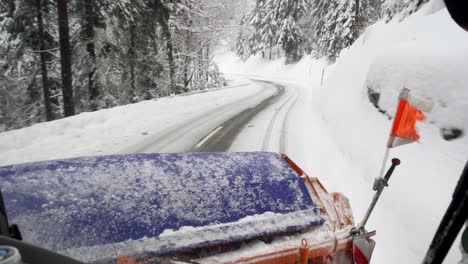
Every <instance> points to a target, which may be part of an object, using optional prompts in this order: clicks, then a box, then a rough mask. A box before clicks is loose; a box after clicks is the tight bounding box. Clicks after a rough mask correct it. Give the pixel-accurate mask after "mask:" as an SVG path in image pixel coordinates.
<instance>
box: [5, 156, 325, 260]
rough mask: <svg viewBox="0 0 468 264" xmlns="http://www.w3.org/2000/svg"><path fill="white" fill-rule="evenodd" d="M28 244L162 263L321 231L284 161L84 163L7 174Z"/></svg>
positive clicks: (33, 166) (108, 159) (8, 198)
mask: <svg viewBox="0 0 468 264" xmlns="http://www.w3.org/2000/svg"><path fill="white" fill-rule="evenodd" d="M0 188H1V189H2V191H3V194H4V200H5V204H6V209H7V211H8V214H9V218H10V222H11V223H15V224H18V226H19V228H20V230H21V232H22V234H23V238H24V240H25V241H28V242H31V243H33V244H36V245H40V246H43V247H46V248H48V249H51V250H54V251H60V252H64V253H66V254H68V255H71V256H72V257H76V258H78V259H80V260H82V261H98V260H102V259H109V258H116V257H117V254H122V252H125V251H126V250H127V251H132V252H133V253H138V254H145V255H161V254H168V253H172V252H178V251H181V250H187V249H192V248H199V247H204V246H210V245H217V244H223V243H230V242H235V241H242V240H246V239H253V238H258V237H262V236H266V235H272V234H277V233H282V232H287V231H296V230H301V229H304V228H306V227H310V226H316V225H321V224H322V223H323V219H322V218H321V216H320V213H319V210H318V209H317V208H316V206H315V204H314V201H313V200H312V198H311V196H310V194H309V192H308V190H307V187H306V185H305V183H304V180H303V179H302V178H301V177H300V176H299V175H298V174H297V173H296V171H294V169H293V168H291V167H290V166H289V164H288V163H287V162H286V161H285V160H284V159H283V157H282V156H281V155H280V154H277V153H266V152H252V153H181V154H131V155H113V156H99V157H84V158H74V159H66V160H56V161H45V162H37V163H29V164H21V165H12V166H5V167H0Z"/></svg>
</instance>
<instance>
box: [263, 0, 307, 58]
mask: <svg viewBox="0 0 468 264" xmlns="http://www.w3.org/2000/svg"><path fill="white" fill-rule="evenodd" d="M272 6H273V7H275V8H274V9H273V10H274V11H273V16H274V24H275V25H277V29H275V30H276V32H277V43H279V44H281V46H282V48H283V50H284V52H285V54H286V62H296V61H298V60H299V59H300V58H301V57H302V53H303V52H302V46H301V45H302V44H303V43H304V41H305V36H304V34H303V33H302V31H301V29H300V28H299V26H298V24H297V22H298V20H299V19H300V18H301V17H302V16H303V15H304V14H305V13H306V11H307V10H308V8H309V3H308V1H306V0H287V1H286V0H272ZM266 33H270V31H268V32H266Z"/></svg>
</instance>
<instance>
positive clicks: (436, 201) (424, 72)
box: [218, 1, 468, 263]
mask: <svg viewBox="0 0 468 264" xmlns="http://www.w3.org/2000/svg"><path fill="white" fill-rule="evenodd" d="M218 62H219V64H220V69H221V70H222V71H223V72H225V73H231V74H237V75H239V74H248V75H251V74H256V75H260V76H263V78H266V79H270V80H279V81H281V80H283V81H284V80H285V79H287V80H288V81H289V82H295V83H298V82H300V83H302V85H303V87H304V89H303V90H304V91H305V94H304V95H303V97H306V98H307V100H308V101H309V104H310V106H309V109H308V113H307V114H306V115H308V116H307V118H306V119H304V122H306V123H307V124H308V126H307V128H306V132H305V133H304V134H305V135H307V136H308V137H305V138H304V139H303V146H304V149H305V150H304V153H305V154H304V155H305V157H302V158H300V160H301V161H300V162H299V164H300V165H302V166H303V167H304V169H305V170H306V171H307V172H308V173H309V174H311V175H313V176H317V177H319V178H320V180H321V181H322V182H323V183H324V185H325V186H327V188H328V189H329V190H331V191H340V192H343V193H344V194H345V195H346V196H348V197H349V198H350V200H351V206H352V207H353V211H354V215H355V218H356V219H357V220H360V218H361V217H362V215H363V214H364V212H365V210H366V208H367V206H368V204H369V202H370V199H371V196H372V194H373V193H372V183H373V179H374V178H375V177H376V176H377V174H378V172H379V168H380V165H381V162H382V158H383V154H384V151H385V145H386V141H387V138H388V133H389V131H390V129H391V126H392V120H389V117H388V116H386V115H383V114H381V113H380V112H379V111H378V110H377V109H376V108H375V107H374V106H373V105H372V104H371V103H370V101H369V98H368V95H367V93H368V89H369V88H371V89H374V90H375V91H378V92H380V93H381V95H380V101H379V108H381V109H383V110H385V111H386V112H388V113H389V114H390V115H393V113H394V111H395V109H396V104H397V96H398V94H399V92H400V91H401V89H402V88H403V87H407V88H409V89H411V90H412V91H413V92H414V93H415V94H417V95H421V96H428V97H432V98H433V100H434V103H435V107H434V110H433V112H432V113H431V114H429V115H428V121H429V122H426V123H421V124H419V125H418V126H419V128H420V132H421V135H422V138H421V140H420V142H419V143H415V144H411V145H406V146H402V147H399V148H396V149H394V150H392V151H391V157H398V158H400V159H401V160H402V165H401V166H400V167H399V168H398V169H397V170H396V173H395V174H394V176H393V178H392V179H391V180H390V188H388V189H387V190H385V192H384V194H383V196H382V198H381V201H380V202H379V204H378V205H377V208H376V210H375V212H374V215H373V216H372V217H371V219H370V221H369V223H368V229H376V230H377V237H376V240H377V246H376V249H375V255H374V257H373V261H374V262H375V263H417V262H420V261H421V260H422V258H423V256H424V254H425V252H426V250H427V249H428V247H429V243H430V241H431V239H432V236H433V234H434V232H435V231H436V228H437V226H438V224H439V221H440V219H441V218H442V216H443V214H444V212H445V210H446V208H447V206H448V204H449V202H450V198H451V195H452V192H453V190H454V187H455V185H456V183H457V180H458V178H459V176H460V174H461V171H462V169H463V166H464V163H465V162H466V159H467V157H468V136H467V135H466V133H467V131H468V119H467V118H468V117H467V115H466V113H467V112H468V87H467V86H466V83H468V74H467V73H468V71H467V69H468V33H467V32H464V31H462V30H461V29H460V28H458V26H457V25H456V24H455V23H454V22H453V21H452V19H451V18H450V16H449V14H448V12H447V11H446V9H445V8H441V6H440V1H433V2H431V3H429V4H427V5H425V6H424V7H423V8H422V9H421V10H420V11H418V12H416V13H415V14H413V15H411V16H410V17H408V18H407V19H405V20H403V21H402V22H398V20H395V21H391V22H390V23H388V24H385V23H383V22H378V23H376V24H374V25H372V26H371V27H369V28H368V29H367V30H366V31H365V32H364V33H363V34H362V35H361V37H360V38H359V39H358V40H357V41H356V42H355V43H354V44H353V45H352V46H351V47H350V48H349V49H346V50H344V51H342V53H341V54H340V57H339V59H338V60H337V61H336V63H335V64H333V65H330V66H326V61H324V60H318V61H314V60H312V59H310V58H305V59H303V60H302V61H301V62H299V63H298V64H296V65H286V66H284V65H282V61H279V60H278V61H273V62H268V61H264V60H262V59H260V58H258V57H257V58H252V59H250V60H248V61H247V62H245V63H243V62H241V61H239V60H238V59H235V58H232V56H231V57H229V55H221V56H219V57H218ZM323 68H325V78H324V79H325V81H324V84H323V85H321V75H322V69H323ZM445 127H456V128H461V129H462V130H464V131H465V134H464V135H463V136H462V137H460V138H457V139H454V140H452V141H446V140H444V139H443V138H442V136H441V128H445ZM298 140H299V139H298ZM301 162H302V163H301ZM459 259H460V253H459V252H458V248H457V246H455V247H453V249H452V252H451V254H450V255H449V257H448V259H447V260H446V263H455V262H457V261H458V260H459Z"/></svg>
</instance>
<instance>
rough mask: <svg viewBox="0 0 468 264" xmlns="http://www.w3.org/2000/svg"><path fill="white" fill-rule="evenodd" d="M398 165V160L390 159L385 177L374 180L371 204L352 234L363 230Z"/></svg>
mask: <svg viewBox="0 0 468 264" xmlns="http://www.w3.org/2000/svg"><path fill="white" fill-rule="evenodd" d="M398 165H400V160H399V159H397V158H394V159H392V166H390V168H389V169H388V171H387V173H386V174H385V177H383V178H382V177H378V178H376V179H375V181H374V187H373V189H374V191H376V193H375V194H374V198H372V202H371V204H370V205H369V208H368V209H367V212H366V214H365V215H364V219H362V221H361V223H359V225H358V226H357V229H355V230H352V231H351V232H352V233H359V232H361V231H363V230H364V227H365V226H366V223H367V220H369V217H370V215H371V213H372V211H373V210H374V207H375V205H376V204H377V201H378V200H379V198H380V195H381V194H382V192H383V190H384V188H385V187H387V186H388V180H390V176H392V173H393V171H394V170H395V168H396V166H398Z"/></svg>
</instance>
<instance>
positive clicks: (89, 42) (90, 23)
mask: <svg viewBox="0 0 468 264" xmlns="http://www.w3.org/2000/svg"><path fill="white" fill-rule="evenodd" d="M84 6H85V37H86V51H87V52H88V55H89V58H90V60H91V63H92V65H91V66H90V71H89V73H88V90H89V99H90V100H91V101H94V100H96V99H97V98H98V97H99V87H98V85H97V82H96V81H95V80H96V51H95V45H94V38H95V32H94V22H95V19H96V14H95V10H94V7H93V0H85V1H84ZM93 108H95V105H94V106H93ZM93 110H96V109H93Z"/></svg>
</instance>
